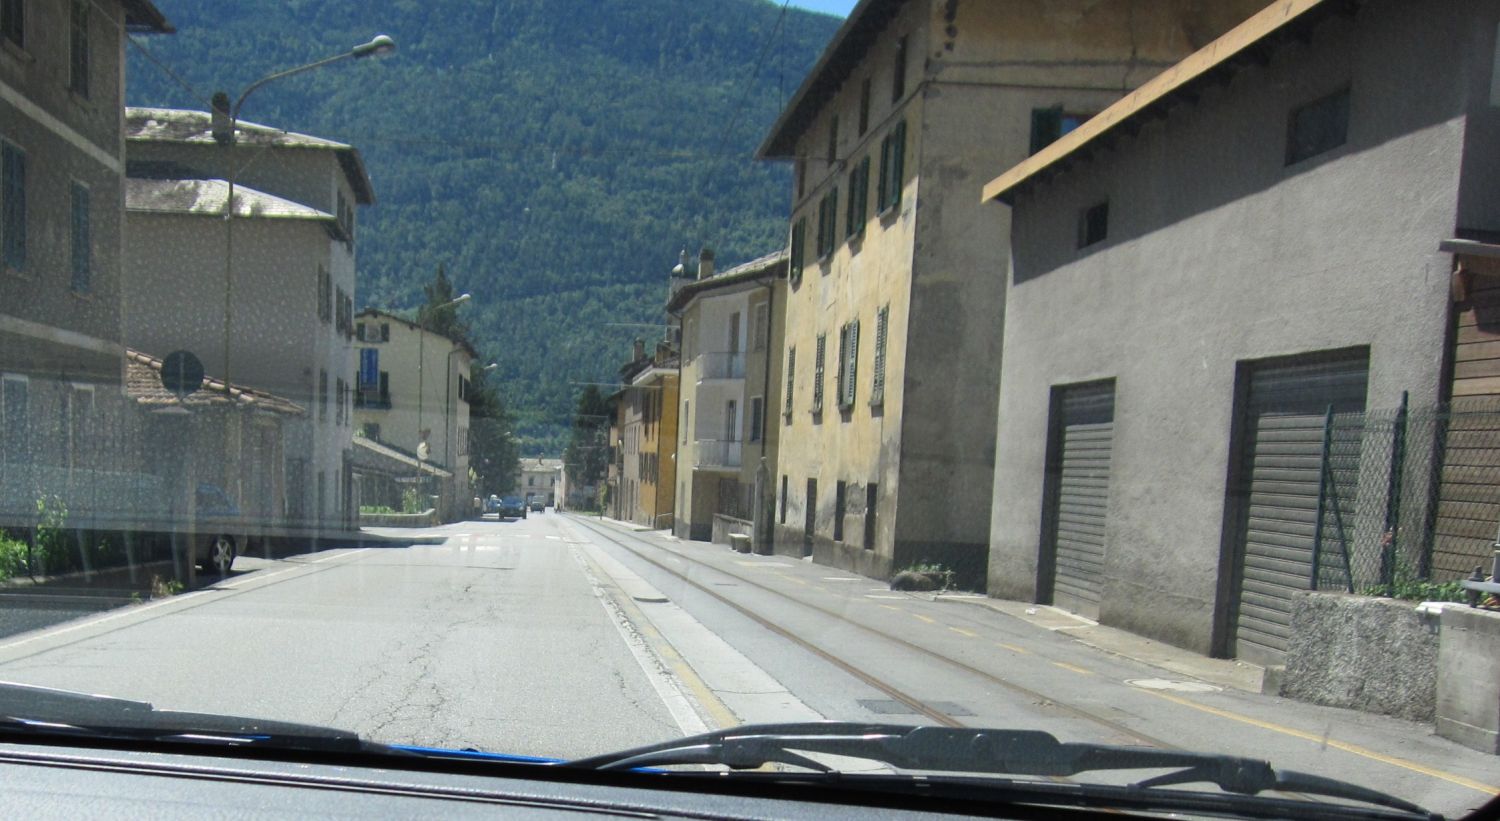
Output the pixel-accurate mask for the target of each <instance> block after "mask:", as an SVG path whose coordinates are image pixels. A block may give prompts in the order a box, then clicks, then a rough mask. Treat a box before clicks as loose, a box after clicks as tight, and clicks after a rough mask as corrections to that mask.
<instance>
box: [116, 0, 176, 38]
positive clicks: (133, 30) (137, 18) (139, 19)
mask: <svg viewBox="0 0 1500 821" xmlns="http://www.w3.org/2000/svg"><path fill="white" fill-rule="evenodd" d="M120 5H121V6H123V7H124V8H125V31H127V32H128V33H130V34H176V33H177V28H176V27H175V26H173V25H172V24H171V22H169V21H168V20H167V17H166V15H164V14H162V13H161V11H160V10H159V9H157V8H156V6H155V5H154V4H152V3H151V0H121V2H120Z"/></svg>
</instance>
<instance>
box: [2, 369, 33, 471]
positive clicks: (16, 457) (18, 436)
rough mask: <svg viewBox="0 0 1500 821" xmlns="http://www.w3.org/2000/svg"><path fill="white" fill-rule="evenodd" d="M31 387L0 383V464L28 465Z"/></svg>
mask: <svg viewBox="0 0 1500 821" xmlns="http://www.w3.org/2000/svg"><path fill="white" fill-rule="evenodd" d="M29 389H30V385H29V384H27V382H26V380H25V379H17V378H13V377H6V378H5V379H0V431H4V433H5V438H4V439H3V440H0V457H3V458H0V461H5V462H9V463H11V464H26V463H28V462H30V461H31V418H30V417H31V399H30V390H29Z"/></svg>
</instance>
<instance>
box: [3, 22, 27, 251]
mask: <svg viewBox="0 0 1500 821" xmlns="http://www.w3.org/2000/svg"><path fill="white" fill-rule="evenodd" d="M4 1H5V0H0V2H4ZM0 264H3V265H4V266H5V267H7V268H10V269H12V270H16V271H22V270H25V268H26V154H25V152H23V151H22V150H21V149H20V148H18V147H16V146H14V145H12V144H10V143H8V142H5V141H3V140H0Z"/></svg>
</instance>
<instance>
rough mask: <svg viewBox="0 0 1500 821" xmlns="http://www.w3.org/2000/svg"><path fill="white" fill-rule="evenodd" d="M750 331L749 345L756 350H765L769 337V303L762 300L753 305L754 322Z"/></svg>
mask: <svg viewBox="0 0 1500 821" xmlns="http://www.w3.org/2000/svg"><path fill="white" fill-rule="evenodd" d="M750 333H751V343H750V344H751V346H752V347H753V348H754V349H755V350H757V351H763V350H765V349H766V345H767V344H769V339H770V337H771V303H769V302H762V303H760V304H758V305H756V306H755V324H754V325H753V326H752V327H751V329H750Z"/></svg>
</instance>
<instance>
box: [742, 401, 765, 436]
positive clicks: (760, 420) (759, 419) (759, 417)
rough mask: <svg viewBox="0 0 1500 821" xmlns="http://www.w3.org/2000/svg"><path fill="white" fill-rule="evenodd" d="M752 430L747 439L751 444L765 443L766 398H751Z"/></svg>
mask: <svg viewBox="0 0 1500 821" xmlns="http://www.w3.org/2000/svg"><path fill="white" fill-rule="evenodd" d="M749 421H750V429H749V431H748V432H747V435H746V437H745V439H746V441H749V442H763V441H765V436H764V435H763V430H764V428H765V424H766V398H765V397H764V396H752V397H750V420H749Z"/></svg>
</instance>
